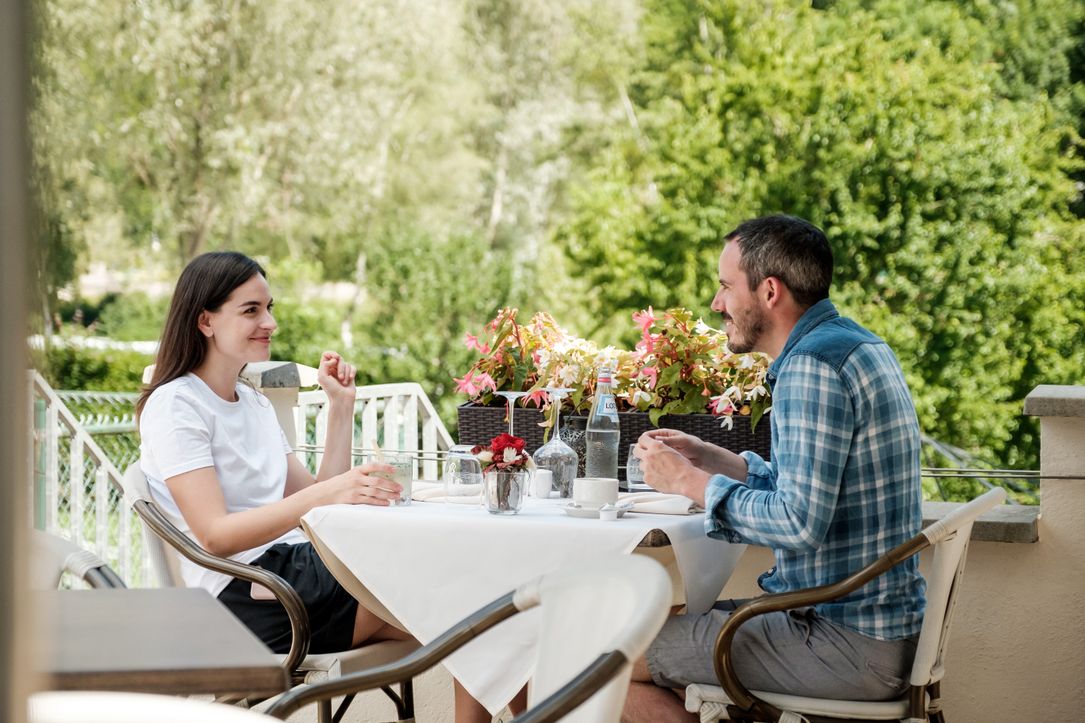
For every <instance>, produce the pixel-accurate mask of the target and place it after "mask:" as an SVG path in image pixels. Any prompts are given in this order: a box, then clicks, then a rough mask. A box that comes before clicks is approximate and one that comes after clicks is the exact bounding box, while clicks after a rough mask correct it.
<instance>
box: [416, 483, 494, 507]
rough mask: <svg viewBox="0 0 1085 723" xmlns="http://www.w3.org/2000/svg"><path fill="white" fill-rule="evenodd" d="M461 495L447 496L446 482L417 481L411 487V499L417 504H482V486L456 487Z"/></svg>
mask: <svg viewBox="0 0 1085 723" xmlns="http://www.w3.org/2000/svg"><path fill="white" fill-rule="evenodd" d="M456 491H457V492H458V493H459V494H456V495H453V496H451V497H448V496H446V495H445V484H444V482H425V481H423V480H417V481H415V483H414V484H413V485H412V486H411V499H412V500H414V501H415V502H453V503H455V504H463V505H478V504H482V485H456Z"/></svg>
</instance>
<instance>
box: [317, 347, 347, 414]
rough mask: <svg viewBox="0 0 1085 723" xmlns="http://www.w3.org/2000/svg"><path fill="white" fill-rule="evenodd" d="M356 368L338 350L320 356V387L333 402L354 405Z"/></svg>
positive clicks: (318, 370) (318, 376) (318, 375)
mask: <svg viewBox="0 0 1085 723" xmlns="http://www.w3.org/2000/svg"><path fill="white" fill-rule="evenodd" d="M354 374H355V369H354V365H353V364H347V363H346V362H345V361H343V357H341V356H339V353H338V352H334V351H326V352H324V353H323V354H321V356H320V366H319V368H318V369H317V373H316V380H317V383H318V384H320V388H321V389H323V390H324V393H325V394H327V395H328V402H329V403H331V404H335V405H339V404H343V405H350V407H351V408H353V406H354V397H355V395H356V392H357V390H356V388H355V386H354Z"/></svg>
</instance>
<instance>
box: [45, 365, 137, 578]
mask: <svg viewBox="0 0 1085 723" xmlns="http://www.w3.org/2000/svg"><path fill="white" fill-rule="evenodd" d="M29 385H30V392H31V393H30V394H29V399H30V410H29V414H30V418H31V419H30V421H31V424H30V425H29V426H30V428H31V429H33V430H34V435H33V444H32V445H31V449H30V456H31V459H30V465H29V468H30V469H31V470H33V495H32V507H33V510H32V514H33V519H34V525H35V527H37V528H38V529H43V530H46V531H47V532H51V533H54V534H58V535H60V536H61V537H65V538H67V539H70V540H72V541H73V542H75V543H76V544H77V545H79V546H80V547H84V548H86V549H88V550H93V551H94V552H95V553H96V554H97V555H98V556H99V557H100V558H102V559H103V560H105V561H106V562H107V563H108V564H109V565H110V566H111V567H113V569H114V570H116V571H117V572H118V573H119V574H120V576H121V578H122V579H123V580H124V581H125V582H126V583H127V584H128V585H130V586H132V587H140V586H147V585H150V584H151V581H152V580H153V579H154V576H153V574H152V572H151V567H150V560H149V558H148V557H147V556H146V555H144V554H143V540H142V535H141V530H142V527H141V524H142V523H141V522H140V521H139V518H138V517H136V515H135V514H134V513H133V512H132V511H131V510H129V509H128V508H127V507H126V505H125V503H124V494H123V492H122V488H121V474H122V472H121V468H123V467H124V466H125V465H126V463H130V462H131V461H133V460H134V459H135V458H136V457H138V455H139V451H138V449H139V446H138V442H134V432H135V424H134V419H131V418H125V416H124V415H125V414H127V412H123V413H122V414H120V415H112V414H108V413H106V414H104V415H103V413H101V411H100V410H101V408H102V407H103V406H105V407H110V406H113V407H123V406H124V405H129V406H130V405H131V404H133V403H134V397H135V395H131V394H120V393H105V392H90V393H87V392H61V393H58V392H56V391H54V390H53V389H52V388H51V387H50V386H49V384H48V383H47V382H46V381H45V379H44V378H42V376H41V375H40V374H38V373H37V372H36V371H31V372H30V375H29ZM91 407H94V408H96V409H98V410H99V411H96V412H88V411H87V409H88V408H91ZM114 435H116V436H114ZM125 435H127V437H128V441H125ZM107 437H112V439H111V440H110V443H107V446H110V447H112V449H111V450H110V451H109V452H107V451H106V450H105V449H103V445H101V444H99V441H101V440H104V439H105V438H107ZM118 440H120V441H118ZM133 443H134V444H133Z"/></svg>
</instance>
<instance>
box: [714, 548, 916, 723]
mask: <svg viewBox="0 0 1085 723" xmlns="http://www.w3.org/2000/svg"><path fill="white" fill-rule="evenodd" d="M930 546H931V541H930V540H929V539H928V538H927V537H926V535H924V534H923V533H920V534H918V535H916V536H915V537H913V538H912V539H910V540H908V541H907V542H904V543H901V544H900V545H898V546H897V547H895V548H893V549H892V550H890V551H889V552H887V553H886V554H885V555H883V556H881V557H879V558H878V559H877V560H875V561H874V562H872V563H870V564H869V565H867V566H866V567H864V568H863V569H861V570H859V571H858V572H855V573H853V574H852V575H849V576H848V577H846V578H844V579H843V580H841V581H840V582H836V583H833V584H831V585H820V586H818V587H812V588H808V589H806V590H794V591H792V592H782V593H776V594H772V595H762V596H761V597H758V598H754V599H753V600H750V601H749V602H746V603H744V604H742V605H739V606H738V607H737V608H735V610H734V612H732V613H731V615H730V616H729V617H728V618H727V622H725V623H724V624H723V628H721V629H720V632H719V635H718V636H717V637H716V650H715V661H714V662H715V666H716V677H717V678H719V680H720V685H721V686H722V687H723V689H724V690H725V691H726V692H727V696H728V697H729V698H730V699H731V700H732V701H734V704H735V705H736V706H737V707H739V708H741V709H742V710H744V711H749V712H751V713H753V714H754V715H755V716H761V717H757V720H771V721H775V720H778V719H779V717H780V715H781V714H782V711H781V710H780V709H779V708H777V707H775V706H773V705H772V704H770V703H768V702H766V701H763V700H761V699H760V698H758V697H756V696H754V695H753V694H752V693H751V692H750V691H749V689H748V688H746V686H744V685H743V684H742V683H741V682H739V680H738V676H736V675H735V668H734V664H733V663H732V662H731V655H730V653H731V643H732V642H733V641H734V638H735V634H736V633H737V632H738V628H739V626H741V625H742V624H743V623H745V622H746V621H748V620H750V619H751V618H754V617H756V616H758V615H765V614H766V613H773V612H780V611H782V610H793V609H795V608H801V607H808V606H810V605H817V604H819V603H823V602H827V601H829V600H835V599H837V598H839V597H843V596H844V595H848V594H849V593H852V592H854V591H855V590H858V589H859V588H861V587H862V586H863V585H865V584H867V583H868V582H870V581H871V580H873V579H874V578H876V577H878V576H879V575H882V574H883V573H885V572H886V571H887V570H889V569H890V568H893V567H895V566H896V565H899V564H900V563H902V562H904V561H905V560H907V559H908V558H910V557H912V555H915V554H916V553H917V552H919V551H921V550H924V549H926V548H927V547H930Z"/></svg>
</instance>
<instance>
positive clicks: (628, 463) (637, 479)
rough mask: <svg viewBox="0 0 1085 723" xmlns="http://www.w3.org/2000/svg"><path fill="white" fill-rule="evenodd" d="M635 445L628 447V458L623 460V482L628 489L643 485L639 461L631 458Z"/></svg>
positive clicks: (642, 472)
mask: <svg viewBox="0 0 1085 723" xmlns="http://www.w3.org/2000/svg"><path fill="white" fill-rule="evenodd" d="M636 448H637V445H635V444H631V445H629V456H628V457H626V458H625V481H626V484H627V485H628V486H629V487H632V486H633V485H635V484H636V485H639V484H643V483H644V471H643V470H642V469H641V468H640V460H639V459H637V458H636V457H634V456H633V450H634V449H636Z"/></svg>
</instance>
